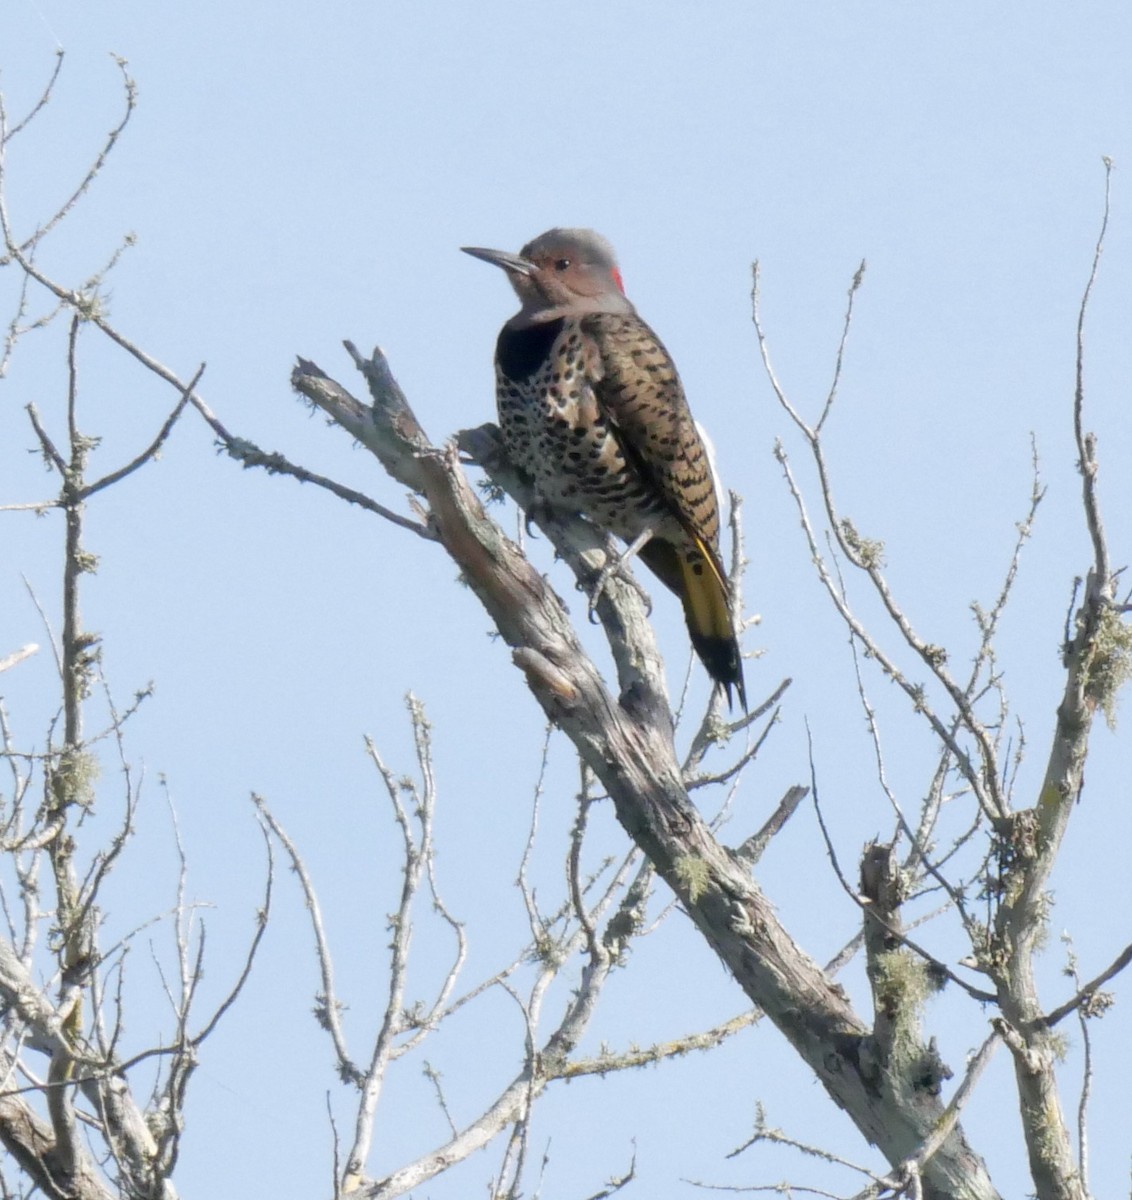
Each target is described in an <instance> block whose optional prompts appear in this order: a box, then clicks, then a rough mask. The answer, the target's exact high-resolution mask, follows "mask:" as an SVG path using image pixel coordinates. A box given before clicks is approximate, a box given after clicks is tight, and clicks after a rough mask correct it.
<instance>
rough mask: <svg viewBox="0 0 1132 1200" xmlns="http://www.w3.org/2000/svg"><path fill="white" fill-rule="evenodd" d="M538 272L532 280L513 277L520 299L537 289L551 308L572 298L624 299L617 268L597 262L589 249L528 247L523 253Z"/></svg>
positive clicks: (562, 244) (564, 244)
mask: <svg viewBox="0 0 1132 1200" xmlns="http://www.w3.org/2000/svg"><path fill="white" fill-rule="evenodd" d="M523 258H525V259H526V260H527V261H528V262H529V263H530V264H531V265H532V266H533V267H534V268H535V269H534V271H532V272H531V274H530V275H529V276H522V275H517V274H512V275H511V278H512V281H513V282H514V284H515V288H516V290H517V291H518V292H519V295H520V296H523V295H524V285H525V287H526V288H534V289H535V290H537V291H538V293H539V294H540V295H541V296H543V297H544V298H545V299H546V300H549V301H550V302H551V303H552V304H561V303H565V302H566V301H568V300H569V299H570V298H571V297H572V296H586V297H593V296H602V295H606V294H607V293H609V292H615V291H616V292H620V293H621V294H622V295H624V292H625V287H624V285H623V284H622V282H621V272H620V271H618V269H617V267H616V265H615V264H610V263H608V262H604V261H598V260H596V259H595V258H594V257H593V256H592V255H590V254H587V253H586V248H585V247H581V246H576V245H571V244H570V243H568V242H561V243H557V244H551V245H540V246H537V247H529V248H527V249H526V250H525V251H524V253H523Z"/></svg>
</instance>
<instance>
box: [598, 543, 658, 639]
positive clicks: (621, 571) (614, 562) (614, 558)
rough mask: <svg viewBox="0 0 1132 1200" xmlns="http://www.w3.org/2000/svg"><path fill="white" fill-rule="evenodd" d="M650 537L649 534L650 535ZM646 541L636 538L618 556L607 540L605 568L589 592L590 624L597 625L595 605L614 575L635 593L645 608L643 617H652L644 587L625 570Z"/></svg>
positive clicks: (650, 605) (648, 598)
mask: <svg viewBox="0 0 1132 1200" xmlns="http://www.w3.org/2000/svg"><path fill="white" fill-rule="evenodd" d="M650 536H651V534H650ZM646 541H648V538H645V539H644V540H642V539H641V538H638V539H637V541H635V542H634V543H633V544H632V545H631V546H630V547H629V548H628V549H627V550H625V551H623V552H622V553H620V554H618V553H617V550H616V548H615V546H614V544H613V541H612V539H607V541H606V548H605V566H603V567H602V568H601V570H600V571H599V572H598V577H597V582H596V583H595V584H594V586H593V589H592V590H591V592H590V603H589V608H588V610H587V611H588V613H589V618H590V623H591V624H592V625H596V624H597V620H598V618H597V605H598V601H599V600H600V599H601V594H602V592H604V591H605V588H606V585H607V584H608V583H609V581H610V580H611V579H612V578H613V576H614V575H619V576H620V577H621V579H622V580H624V582H625V583H626V584H627V585H628V586H629V587H631V588H632V589H633V591H635V592H636V593H637V596H638V598H639V599H640V601H641V603H642V604H643V605H644V606H645V615H646V616H649V617H651V616H652V598H651V597H650V596H649V594H648V592H646V591H645V589H644V587H642V585H641V584H640V583H638V582H637V580H636V579H634V578H633V576H632V575H631V574H630V573H629V571H628V570H627V569H626V568H627V566H628V561H629V559H630V558H632V557H633V555H634V554H636V552H637V551H638V550H639V549H640V548H641V546H643V545H644V544H645V542H646Z"/></svg>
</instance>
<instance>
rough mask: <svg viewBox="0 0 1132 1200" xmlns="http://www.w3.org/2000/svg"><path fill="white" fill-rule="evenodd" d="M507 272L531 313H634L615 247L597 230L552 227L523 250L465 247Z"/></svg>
mask: <svg viewBox="0 0 1132 1200" xmlns="http://www.w3.org/2000/svg"><path fill="white" fill-rule="evenodd" d="M463 250H464V253H465V254H471V255H472V256H473V257H474V258H482V259H483V261H484V262H489V263H493V264H494V265H495V266H497V267H502V268H503V270H504V271H506V272H507V278H508V279H509V280H510V281H511V286H512V287H513V288H514V289H515V291H516V292H517V293H518V296H519V299H520V301H522V305H523V311H524V312H525V313H527V314H530V315H532V316H533V315H536V314H537V315H539V316H544V315H545V316H555V315H558V314H560V313H565V312H631V311H632V305H631V304H630V303H629V301H628V299H627V298H626V296H625V288H624V285H623V284H622V282H621V272H620V271H619V270H618V268H617V259H616V257H615V256H614V253H613V247H612V246H611V245H610V244H609V243H608V242H607V241H606V240H605V238H603V237H602V236H601V235H600V234H597V233H594V231H593V230H592V229H550V230H548V231H547V232H546V233H542V234H539V236H538V237H537V238H535V239H534V240H533V241H530V242H528V243H527V244H526V245H525V246H524V247H523V248H522V250H520V251H519V253H518V254H510V253H508V252H507V251H505V250H484V249H482V248H481V247H479V246H464V247H463Z"/></svg>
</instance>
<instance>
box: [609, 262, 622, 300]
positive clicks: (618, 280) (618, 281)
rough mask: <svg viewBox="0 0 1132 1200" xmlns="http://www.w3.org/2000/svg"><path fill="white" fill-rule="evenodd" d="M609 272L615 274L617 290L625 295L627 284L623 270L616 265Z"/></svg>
mask: <svg viewBox="0 0 1132 1200" xmlns="http://www.w3.org/2000/svg"><path fill="white" fill-rule="evenodd" d="M609 273H610V275H612V276H613V282H614V283H615V284H617V290H618V291H619V292H620V293H621V295H622V296H623V295H624V294H625V284H624V282H623V281H622V279H621V272H620V271H619V270H618V269H617V268H616V267H614V268H613V270H612V271H610V272H609Z"/></svg>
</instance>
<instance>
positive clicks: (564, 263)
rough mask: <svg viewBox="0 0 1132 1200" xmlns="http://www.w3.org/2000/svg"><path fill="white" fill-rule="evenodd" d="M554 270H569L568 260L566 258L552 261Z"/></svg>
mask: <svg viewBox="0 0 1132 1200" xmlns="http://www.w3.org/2000/svg"><path fill="white" fill-rule="evenodd" d="M554 269H555V270H556V271H568V270H569V269H570V260H569V259H568V258H556V259H555V260H554Z"/></svg>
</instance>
